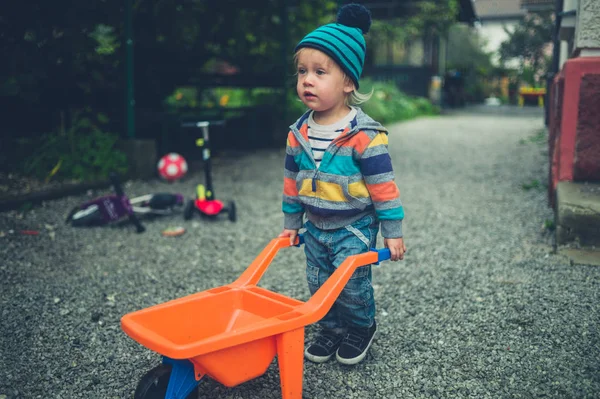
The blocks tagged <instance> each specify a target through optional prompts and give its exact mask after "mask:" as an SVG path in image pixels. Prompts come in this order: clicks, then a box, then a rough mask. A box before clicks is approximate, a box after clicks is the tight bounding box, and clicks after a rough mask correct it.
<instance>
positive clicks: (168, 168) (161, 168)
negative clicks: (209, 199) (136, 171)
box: [158, 152, 188, 181]
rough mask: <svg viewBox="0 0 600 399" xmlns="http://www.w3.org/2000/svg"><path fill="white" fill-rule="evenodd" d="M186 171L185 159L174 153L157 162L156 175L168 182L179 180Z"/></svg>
mask: <svg viewBox="0 0 600 399" xmlns="http://www.w3.org/2000/svg"><path fill="white" fill-rule="evenodd" d="M187 170H188V166H187V162H186V161H185V158H184V157H182V156H181V155H179V154H177V153H175V152H171V153H169V154H167V155H165V156H164V157H162V158H161V159H160V161H158V173H159V174H160V176H161V177H162V178H163V179H165V180H168V181H174V180H178V179H181V178H182V177H183V176H184V175H185V174H186V172H187Z"/></svg>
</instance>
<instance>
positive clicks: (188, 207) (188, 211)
mask: <svg viewBox="0 0 600 399" xmlns="http://www.w3.org/2000/svg"><path fill="white" fill-rule="evenodd" d="M194 206H195V205H194V200H189V201H188V203H187V204H185V209H184V210H183V218H184V219H185V220H190V219H191V218H192V216H193V215H194Z"/></svg>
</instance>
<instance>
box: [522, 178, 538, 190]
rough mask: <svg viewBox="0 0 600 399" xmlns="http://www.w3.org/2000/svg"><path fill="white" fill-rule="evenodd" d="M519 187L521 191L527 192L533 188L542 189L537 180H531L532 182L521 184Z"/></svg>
mask: <svg viewBox="0 0 600 399" xmlns="http://www.w3.org/2000/svg"><path fill="white" fill-rule="evenodd" d="M521 187H523V190H526V191H529V190H531V189H533V188H541V187H542V185H541V183H540V181H539V180H537V179H534V180H532V181H531V182H529V183H523V184H522V185H521Z"/></svg>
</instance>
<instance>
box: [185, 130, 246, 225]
mask: <svg viewBox="0 0 600 399" xmlns="http://www.w3.org/2000/svg"><path fill="white" fill-rule="evenodd" d="M224 124H225V121H196V122H183V123H182V124H181V127H183V128H198V129H201V130H202V137H200V138H197V139H196V146H197V147H200V148H202V161H203V163H204V179H205V183H206V186H204V185H202V184H198V185H197V186H196V199H195V200H189V202H188V203H187V204H186V206H185V209H184V211H183V218H184V219H185V220H189V219H191V218H192V216H193V215H194V211H198V212H199V213H200V215H201V216H208V217H217V216H218V215H219V214H220V213H223V212H226V213H227V215H228V217H229V220H230V221H232V222H235V221H236V210H235V202H233V201H229V202H228V204H227V206H225V205H224V204H223V202H221V201H219V200H217V199H215V192H214V190H213V185H212V170H211V162H210V155H211V154H210V137H209V132H208V129H209V127H210V125H224Z"/></svg>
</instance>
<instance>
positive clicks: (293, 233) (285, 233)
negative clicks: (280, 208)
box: [279, 229, 298, 245]
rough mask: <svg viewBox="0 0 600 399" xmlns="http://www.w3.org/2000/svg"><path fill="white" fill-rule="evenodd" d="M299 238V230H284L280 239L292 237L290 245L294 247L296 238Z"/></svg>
mask: <svg viewBox="0 0 600 399" xmlns="http://www.w3.org/2000/svg"><path fill="white" fill-rule="evenodd" d="M297 236H298V230H289V229H283V231H282V232H281V234H279V237H290V245H294V243H295V242H296V237H297Z"/></svg>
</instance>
